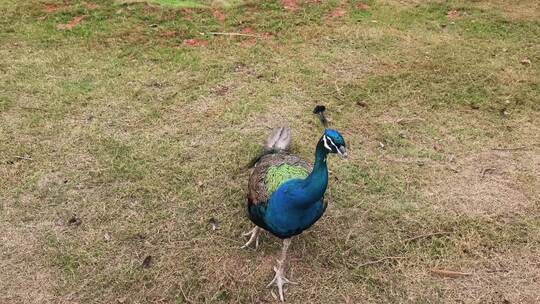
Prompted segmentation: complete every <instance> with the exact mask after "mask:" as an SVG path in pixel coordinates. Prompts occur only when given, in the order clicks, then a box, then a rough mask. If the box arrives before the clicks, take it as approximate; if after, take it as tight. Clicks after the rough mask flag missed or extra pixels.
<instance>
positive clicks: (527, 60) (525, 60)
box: [520, 58, 532, 65]
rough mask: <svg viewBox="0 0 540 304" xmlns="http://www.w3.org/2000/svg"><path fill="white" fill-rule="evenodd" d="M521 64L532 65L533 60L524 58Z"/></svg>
mask: <svg viewBox="0 0 540 304" xmlns="http://www.w3.org/2000/svg"><path fill="white" fill-rule="evenodd" d="M520 63H521V64H523V65H531V63H532V62H531V60H530V59H529V58H524V59H523V60H521V61H520Z"/></svg>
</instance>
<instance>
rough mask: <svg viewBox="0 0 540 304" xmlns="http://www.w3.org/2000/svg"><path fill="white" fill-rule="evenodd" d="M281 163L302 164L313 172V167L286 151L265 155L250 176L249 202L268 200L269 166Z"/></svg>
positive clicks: (256, 202) (257, 202)
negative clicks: (267, 176) (266, 182)
mask: <svg viewBox="0 0 540 304" xmlns="http://www.w3.org/2000/svg"><path fill="white" fill-rule="evenodd" d="M281 164H289V165H293V166H302V167H304V168H306V169H307V170H308V172H311V170H312V167H311V165H309V164H308V163H307V162H306V161H305V160H303V159H301V158H300V157H298V156H296V155H292V154H288V153H285V152H279V153H273V154H269V155H265V156H263V157H262V158H261V159H260V160H259V161H258V162H257V163H256V164H255V166H254V168H253V170H252V171H251V175H250V176H249V183H248V203H249V204H254V205H257V204H259V203H264V202H266V201H267V200H268V192H267V189H266V185H265V177H266V172H267V171H268V168H270V167H272V166H278V165H281Z"/></svg>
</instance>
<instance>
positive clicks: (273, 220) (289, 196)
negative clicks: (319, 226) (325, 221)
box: [263, 179, 326, 238]
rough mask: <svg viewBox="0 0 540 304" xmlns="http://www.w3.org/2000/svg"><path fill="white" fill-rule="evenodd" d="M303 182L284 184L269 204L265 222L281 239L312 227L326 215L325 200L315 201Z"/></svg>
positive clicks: (273, 194)
mask: <svg viewBox="0 0 540 304" xmlns="http://www.w3.org/2000/svg"><path fill="white" fill-rule="evenodd" d="M304 186H305V185H304V184H303V183H302V180H297V179H295V180H290V181H288V182H286V183H284V184H282V185H281V186H280V187H279V188H278V189H276V191H275V192H274V193H272V195H271V196H270V199H269V200H268V202H267V205H266V210H265V212H264V216H263V218H264V222H265V224H266V226H267V227H268V230H270V232H272V233H273V234H274V235H276V236H277V237H280V238H288V237H291V236H294V235H297V234H300V233H301V232H302V231H304V230H306V229H307V228H309V227H311V226H312V225H313V224H314V223H315V222H316V221H317V220H318V219H319V218H320V217H321V216H322V215H323V213H324V211H325V209H326V205H325V204H324V202H323V199H322V198H320V199H316V200H313V197H312V195H310V194H311V193H310V192H306V191H305V190H306V189H305V188H304Z"/></svg>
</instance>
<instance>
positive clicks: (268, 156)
mask: <svg viewBox="0 0 540 304" xmlns="http://www.w3.org/2000/svg"><path fill="white" fill-rule="evenodd" d="M324 111H325V107H324V106H320V105H319V106H316V107H315V109H314V111H313V112H314V113H315V114H317V115H318V116H319V118H320V120H321V122H322V123H323V125H324V127H325V130H324V134H323V135H322V137H321V138H320V139H319V141H318V143H317V146H316V149H315V163H314V164H313V167H312V166H310V165H309V164H308V163H307V162H306V161H305V160H303V159H302V158H300V157H298V156H296V155H293V154H289V153H288V152H287V149H288V147H289V145H290V143H291V130H290V128H288V127H280V128H277V129H275V130H274V131H273V132H272V133H271V134H270V136H269V137H268V139H267V140H266V143H265V145H264V150H263V153H262V154H261V155H260V156H258V157H257V158H255V159H254V161H253V162H252V165H253V166H252V172H251V175H250V177H249V183H248V194H247V214H248V217H249V219H250V220H251V221H252V222H253V223H254V224H255V225H256V226H255V227H254V228H253V229H252V230H250V231H249V232H247V233H244V234H243V235H244V236H249V240H248V241H247V243H246V244H245V245H244V246H242V248H246V247H248V246H250V245H251V244H253V243H255V249H257V248H258V245H259V234H260V233H261V231H262V229H264V230H266V231H269V232H270V233H272V234H273V235H275V236H277V237H278V238H280V239H282V240H283V246H282V250H281V257H280V258H279V259H278V260H277V266H276V267H274V272H275V276H274V278H273V279H272V281H271V282H270V283H269V284H268V286H267V287H270V286H272V285H273V284H275V285H277V287H278V291H279V298H280V300H281V301H284V298H283V285H284V284H286V283H291V284H296V283H295V282H292V281H290V280H289V279H287V278H286V277H285V269H286V258H287V250H288V249H289V246H290V244H291V238H292V237H293V236H295V235H298V234H300V233H302V231H304V230H306V229H308V228H309V227H311V226H312V225H313V224H314V223H315V222H317V220H318V219H319V218H320V217H321V216H322V215H323V213H324V211H325V210H326V207H327V202H326V201H325V200H324V193H325V191H326V187H327V185H328V167H327V165H326V159H327V156H328V154H330V153H335V154H338V155H339V156H340V157H341V158H346V157H347V149H346V147H345V140H344V139H343V136H341V134H340V133H339V132H338V131H336V130H333V129H329V128H328V122H327V120H326V118H325V115H324Z"/></svg>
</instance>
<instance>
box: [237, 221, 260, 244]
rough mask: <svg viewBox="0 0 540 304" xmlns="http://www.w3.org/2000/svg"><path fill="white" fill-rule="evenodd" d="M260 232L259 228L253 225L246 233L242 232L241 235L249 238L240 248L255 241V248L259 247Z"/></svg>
mask: <svg viewBox="0 0 540 304" xmlns="http://www.w3.org/2000/svg"><path fill="white" fill-rule="evenodd" d="M260 233H261V228H259V227H257V226H255V227H254V228H253V229H251V230H250V231H248V232H246V233H242V236H249V240H248V241H247V243H245V244H244V246H242V247H241V248H246V247H248V246H249V245H251V244H253V242H255V249H257V248H259V234H260Z"/></svg>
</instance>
